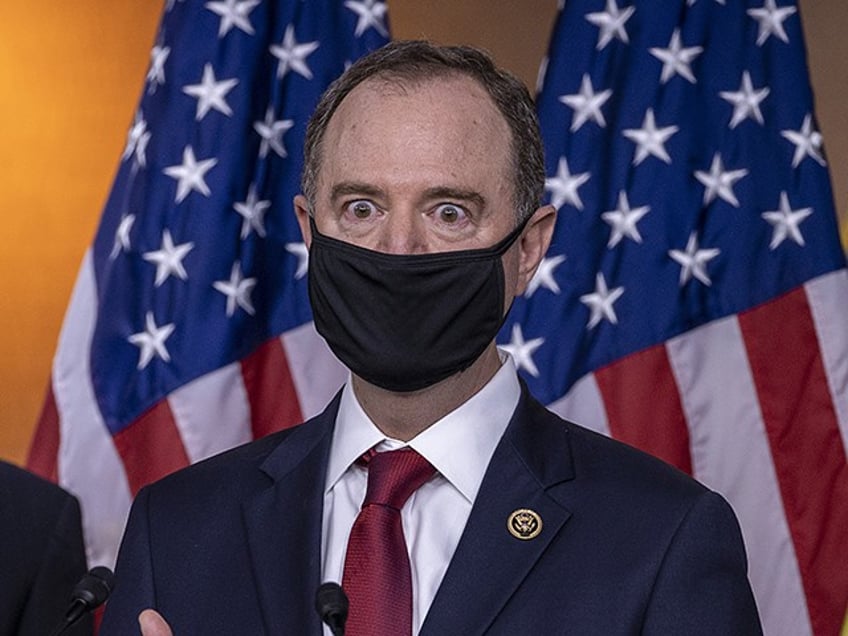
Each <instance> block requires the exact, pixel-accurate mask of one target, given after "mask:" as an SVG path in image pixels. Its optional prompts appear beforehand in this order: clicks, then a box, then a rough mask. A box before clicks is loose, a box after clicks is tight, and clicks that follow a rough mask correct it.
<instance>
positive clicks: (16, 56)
mask: <svg viewBox="0 0 848 636" xmlns="http://www.w3.org/2000/svg"><path fill="white" fill-rule="evenodd" d="M161 6H162V5H161V3H159V2H155V1H153V0H144V1H142V0H106V1H104V0H74V1H73V2H61V1H57V0H28V1H27V2H11V1H7V2H2V3H0V202H2V203H0V205H2V206H3V231H2V232H0V298H2V301H1V304H0V457H2V458H5V459H11V460H12V461H15V462H17V463H22V462H23V461H24V459H25V457H26V452H27V448H28V445H29V440H30V437H31V435H32V430H33V425H34V423H35V420H36V418H37V416H38V412H39V409H40V407H41V402H42V399H43V396H44V388H45V386H46V383H47V380H48V377H49V374H50V363H51V358H52V355H53V351H54V348H55V344H56V339H57V337H58V334H59V328H60V326H61V322H62V318H63V315H64V311H65V307H66V305H67V302H68V298H69V297H70V293H71V289H72V287H73V282H74V280H75V277H76V272H77V268H78V267H79V263H80V260H81V258H82V255H83V253H84V252H85V249H86V247H87V246H88V244H89V242H90V240H91V238H92V236H93V233H94V230H95V227H96V224H97V219H98V217H99V215H100V209H101V207H102V205H103V202H104V201H105V199H106V195H107V193H108V190H109V186H110V183H111V180H112V176H113V174H114V171H115V169H116V167H117V165H118V159H119V157H120V154H121V152H122V150H123V146H124V139H125V135H126V130H127V127H128V125H129V124H130V122H131V120H132V114H133V112H134V110H135V104H136V102H137V100H138V97H139V92H140V90H141V86H142V83H143V79H144V74H145V70H146V67H147V60H148V52H149V50H150V47H151V45H152V42H153V39H154V34H155V29H156V25H157V23H158V19H159V13H160V10H161ZM802 9H803V10H804V18H805V28H806V31H807V40H808V46H809V49H810V61H811V67H812V75H813V82H814V86H815V89H816V93H817V96H818V101H817V106H818V113H819V117H820V122H821V128H822V132H823V133H824V136H825V141H826V144H827V147H828V152H829V158H830V165H831V174H832V176H833V178H834V184H835V186H836V189H837V201H838V202H839V208H840V210H841V211H843V212H845V210H846V208H848V179H846V174H845V167H846V166H848V127H846V126H844V125H843V123H842V119H844V117H845V112H846V108H845V104H846V103H848V82H846V81H845V79H846V71H845V64H844V60H846V59H848V38H845V37H844V35H843V33H844V31H845V29H846V27H848V3H846V2H844V0H807V1H805V2H804V4H803V7H802ZM555 11H556V0H526V1H524V2H516V1H514V0H464V1H463V2H457V1H456V0H428V2H421V0H389V15H390V20H391V26H392V30H393V33H394V35H395V37H398V38H413V37H427V38H431V39H434V40H437V41H441V42H444V43H454V42H465V43H472V44H477V45H480V46H483V47H484V48H487V49H488V50H489V51H491V52H492V54H493V55H494V56H495V57H496V58H497V59H498V61H499V62H500V63H501V64H504V65H505V66H507V67H508V68H511V69H512V70H513V71H515V72H516V73H518V74H519V75H520V76H521V77H522V78H524V80H525V81H526V82H527V83H528V84H529V85H531V86H533V85H534V84H535V78H536V70H537V68H538V65H539V61H540V60H541V58H542V56H543V55H544V52H545V49H546V47H547V42H548V38H549V35H550V30H551V26H552V20H553V17H554V14H555Z"/></svg>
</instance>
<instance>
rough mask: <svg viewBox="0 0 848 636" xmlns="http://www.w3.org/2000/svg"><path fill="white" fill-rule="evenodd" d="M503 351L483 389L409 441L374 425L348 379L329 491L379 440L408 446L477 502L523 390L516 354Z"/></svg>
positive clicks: (388, 447)
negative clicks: (496, 448) (516, 363)
mask: <svg viewBox="0 0 848 636" xmlns="http://www.w3.org/2000/svg"><path fill="white" fill-rule="evenodd" d="M499 353H500V356H501V367H500V369H498V371H497V372H496V373H495V375H494V376H493V377H492V379H491V380H489V382H488V383H486V385H485V386H484V387H483V388H482V389H481V390H480V391H478V392H477V393H476V394H475V395H473V396H472V397H471V398H470V399H469V400H468V401H466V402H465V403H463V404H461V405H460V406H459V407H457V408H456V409H454V410H453V411H451V412H450V413H448V414H447V415H445V416H444V417H443V418H442V419H440V420H438V421H437V422H435V423H434V424H433V425H432V426H430V427H428V428H427V429H425V430H424V431H422V432H421V433H419V434H418V435H417V436H415V437H414V438H413V439H411V440H410V441H409V442H408V443H406V444H404V443H403V442H401V441H399V440H394V439H389V438H387V437H386V436H385V435H384V434H383V433H382V432H381V431H380V430H379V429H378V428H377V427H376V426H375V425H374V423H373V422H372V421H371V420H370V419H369V417H368V416H367V415H366V414H365V411H364V410H363V409H362V407H361V406H360V404H359V402H358V401H357V399H356V395H355V394H354V392H353V389H352V387H351V382H350V381H348V382H347V384H346V385H345V387H344V389H343V391H342V397H341V402H340V404H339V412H338V414H337V415H336V427H335V429H334V431H333V441H332V445H331V448H330V461H329V464H328V466H327V478H326V482H325V489H326V491H327V492H329V491H330V490H331V489H332V488H333V486H335V484H336V482H337V481H338V480H339V479H340V478H341V476H342V475H343V474H344V472H345V471H346V470H347V469H348V467H350V465H351V464H353V462H355V461H356V460H357V459H358V458H359V457H360V456H361V455H362V454H363V453H364V452H365V451H367V450H368V449H369V448H371V447H373V446H377V445H380V448H379V449H378V450H393V449H395V448H400V447H402V446H409V447H410V448H413V449H414V450H416V451H417V452H418V453H420V454H421V455H422V456H423V457H425V458H426V459H427V461H429V462H430V463H431V464H433V466H435V468H436V470H438V471H439V473H441V475H442V476H444V477H445V479H447V480H448V481H449V482H450V483H451V484H452V485H453V486H454V487H455V488H456V489H457V490H459V491H460V492H461V493H462V495H463V496H464V497H465V498H466V499H467V500H468V501H469V502H471V503H473V502H474V499H475V497H476V496H477V491H478V490H479V489H480V484H481V483H482V481H483V475H484V474H485V472H486V467H487V466H488V465H489V460H490V459H491V458H492V454H493V453H494V452H495V447H496V446H497V445H498V442H499V441H500V439H501V436H502V435H503V433H504V431H505V430H506V427H507V425H508V424H509V420H510V419H511V417H512V414H513V412H514V411H515V407H516V406H517V405H518V400H519V398H520V396H521V386H520V384H519V382H518V376H517V374H516V370H515V364H514V363H513V361H512V357H511V356H509V355H508V354H506V353H505V352H503V351H500V350H499ZM456 449H462V452H459V453H458V452H456Z"/></svg>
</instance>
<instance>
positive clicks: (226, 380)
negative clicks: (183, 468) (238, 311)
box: [168, 362, 253, 463]
mask: <svg viewBox="0 0 848 636" xmlns="http://www.w3.org/2000/svg"><path fill="white" fill-rule="evenodd" d="M168 403H169V405H170V407H171V413H173V415H174V421H175V422H176V424H177V429H178V430H179V432H180V437H182V440H183V446H184V447H185V450H186V454H187V455H188V458H189V461H191V462H192V463H194V462H196V461H200V460H201V459H205V458H207V457H210V456H212V455H215V454H216V453H220V452H222V451H225V450H227V449H229V448H233V447H234V446H238V445H240V444H244V443H245V442H249V441H250V440H251V439H252V438H253V435H252V433H251V428H250V406H249V404H248V401H247V392H246V391H245V388H244V381H243V380H242V375H241V365H240V364H239V363H238V362H235V363H233V364H228V365H227V366H225V367H221V368H220V369H217V370H215V371H213V372H212V373H207V374H206V375H204V376H203V377H200V378H198V379H197V380H194V381H193V382H189V383H188V384H185V385H183V386H181V387H180V388H179V389H176V390H175V391H173V392H172V393H171V394H170V395H169V396H168Z"/></svg>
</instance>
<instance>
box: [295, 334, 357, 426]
mask: <svg viewBox="0 0 848 636" xmlns="http://www.w3.org/2000/svg"><path fill="white" fill-rule="evenodd" d="M280 338H281V340H282V342H283V350H284V351H285V352H286V359H287V360H288V363H289V370H290V371H291V377H292V382H294V386H295V390H296V391H297V397H298V401H299V402H300V412H301V414H302V415H303V419H305V420H306V419H309V418H310V417H312V416H313V415H317V414H318V413H320V412H321V411H322V410H324V407H325V406H326V405H327V403H328V402H329V401H330V400H331V399H332V398H333V396H334V395H335V394H336V391H338V390H339V387H341V385H342V384H344V383H345V382H346V381H347V378H348V371H347V369H346V368H345V367H344V366H343V365H342V363H341V362H339V360H338V358H336V356H334V355H333V353H332V351H330V348H329V347H328V346H327V343H326V342H325V341H324V339H323V338H322V337H321V336H319V335H318V332H316V331H315V326H314V324H313V323H311V322H308V323H306V324H305V325H301V326H300V327H297V328H296V329H292V330H290V331H287V332H286V333H284V334H283V335H282V336H280Z"/></svg>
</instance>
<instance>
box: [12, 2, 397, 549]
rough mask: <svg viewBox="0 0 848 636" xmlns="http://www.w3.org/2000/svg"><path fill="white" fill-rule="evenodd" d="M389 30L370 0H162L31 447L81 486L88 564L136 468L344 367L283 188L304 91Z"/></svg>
mask: <svg viewBox="0 0 848 636" xmlns="http://www.w3.org/2000/svg"><path fill="white" fill-rule="evenodd" d="M387 41H388V24H387V15H386V4H385V3H384V2H380V1H378V0H344V1H341V0H311V1H310V2H301V1H299V0H265V1H260V0H219V1H202V0H168V1H167V3H166V6H165V13H164V16H163V18H162V21H161V24H160V28H159V31H158V35H157V37H156V41H155V44H154V46H153V48H152V51H151V54H150V66H149V70H148V72H147V76H146V81H145V85H144V89H143V95H142V97H141V100H140V103H139V106H138V109H137V111H136V112H135V115H134V117H133V120H132V124H131V126H130V129H129V132H128V134H127V142H126V148H125V150H124V152H123V156H122V157H121V163H120V166H119V168H118V172H117V176H116V178H115V182H114V185H113V188H112V191H111V194H110V196H109V199H108V201H107V203H106V206H105V209H104V212H103V216H102V219H101V222H100V226H99V229H98V230H97V234H96V236H95V238H94V242H93V244H92V246H91V248H90V249H89V250H88V252H87V254H86V256H85V258H84V261H83V264H82V267H81V270H80V273H79V276H78V279H77V283H76V286H75V289H74V292H73V296H72V299H71V302H70V306H69V308H68V311H67V314H66V317H65V321H64V324H63V327H62V332H61V335H60V340H59V345H58V348H57V353H56V357H55V360H54V364H53V370H52V377H51V384H50V389H49V392H48V396H47V399H46V401H45V406H44V409H43V413H42V416H41V418H40V422H39V424H38V429H37V432H36V436H35V438H34V440H33V446H32V450H31V453H30V458H29V462H28V463H29V466H30V468H32V469H34V470H36V471H37V472H40V473H42V474H44V475H47V476H50V477H53V478H54V479H56V480H58V481H59V482H60V483H61V484H62V485H64V486H65V487H67V488H68V489H70V490H71V491H72V492H74V493H75V494H77V495H78V496H79V497H80V499H81V501H82V506H83V516H84V527H85V533H86V537H87V542H88V550H89V554H88V556H89V562H90V563H92V564H101V563H105V564H111V563H113V562H114V559H115V555H116V552H117V547H118V543H119V541H120V537H121V534H122V532H123V526H124V522H125V519H126V515H127V512H128V510H129V505H130V501H131V498H132V496H133V495H134V494H135V493H136V492H137V491H138V489H139V488H140V487H141V486H143V485H144V484H145V483H148V482H149V481H152V480H154V479H157V478H159V477H161V476H164V475H165V474H167V473H169V472H171V471H173V470H176V469H178V468H181V467H183V466H186V465H187V464H189V463H190V462H194V461H197V460H199V459H202V458H204V457H207V456H209V455H212V454H214V453H217V452H220V451H222V450H225V449H227V448H229V447H232V446H234V445H236V444H239V443H241V442H246V441H249V440H251V439H253V438H256V437H259V436H262V435H264V434H266V433H268V432H270V431H272V430H277V429H280V428H283V427H286V426H291V425H293V424H295V423H297V422H299V421H301V420H303V419H304V418H305V417H308V416H310V415H312V414H314V413H316V412H317V411H319V410H320V409H321V408H322V407H323V405H324V404H325V402H326V401H327V400H328V399H329V398H330V397H331V396H332V394H333V393H334V391H335V390H336V389H337V388H338V386H339V385H340V384H341V382H342V381H343V380H344V377H345V372H344V371H343V370H342V368H341V366H340V365H339V363H338V362H337V361H336V360H335V358H333V357H332V355H331V354H330V353H329V350H328V349H327V348H326V345H324V344H323V341H322V340H321V339H320V338H319V337H318V336H317V334H316V333H315V332H314V329H313V327H312V323H311V313H310V310H309V303H308V300H307V291H306V278H305V273H306V268H307V252H306V249H305V247H304V245H303V243H302V240H301V237H300V232H299V230H298V227H297V224H296V222H295V216H294V212H293V208H292V198H293V197H294V195H295V194H297V193H298V192H299V189H300V188H299V177H300V168H301V162H302V145H303V135H304V131H305V128H306V123H307V120H308V118H309V116H310V114H311V113H312V110H313V109H314V107H315V104H316V103H317V101H318V97H319V96H320V94H321V93H322V92H323V90H324V89H325V88H326V87H327V85H328V84H329V83H330V82H331V81H332V80H333V79H335V78H336V77H337V76H338V75H340V74H341V72H342V71H343V70H344V68H345V65H346V64H348V63H350V62H351V61H353V60H354V59H356V58H358V57H359V56H361V55H362V54H364V53H365V52H367V51H369V50H372V49H375V48H377V47H379V46H381V45H382V44H384V43H385V42H387Z"/></svg>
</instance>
